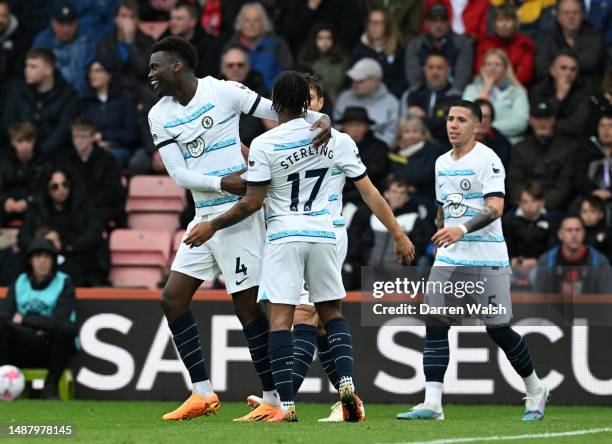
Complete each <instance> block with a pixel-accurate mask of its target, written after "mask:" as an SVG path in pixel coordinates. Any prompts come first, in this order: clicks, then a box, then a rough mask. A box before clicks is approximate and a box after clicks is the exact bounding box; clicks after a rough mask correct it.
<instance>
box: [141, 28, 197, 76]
mask: <svg viewBox="0 0 612 444" xmlns="http://www.w3.org/2000/svg"><path fill="white" fill-rule="evenodd" d="M160 51H165V52H169V53H171V54H173V55H175V56H177V57H179V58H180V59H182V60H183V61H184V62H185V63H186V64H187V67H188V68H189V69H191V70H192V71H195V69H196V67H197V66H198V61H199V60H198V51H197V50H196V49H195V47H194V46H193V45H192V44H191V43H189V42H188V41H187V40H185V39H183V38H181V37H176V36H170V37H165V38H163V39H161V40H160V41H158V42H155V43H154V44H153V48H152V49H151V54H155V53H156V52H160Z"/></svg>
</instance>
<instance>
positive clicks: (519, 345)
mask: <svg viewBox="0 0 612 444" xmlns="http://www.w3.org/2000/svg"><path fill="white" fill-rule="evenodd" d="M487 333H488V334H489V336H491V339H493V341H495V343H496V344H497V345H498V346H499V347H500V348H501V349H502V350H503V351H504V353H506V357H507V358H508V361H510V364H512V367H514V370H515V371H516V372H517V373H518V374H519V375H520V376H521V377H522V378H526V377H527V376H529V375H531V374H532V373H533V364H532V362H531V356H530V355H529V349H528V348H527V344H526V343H525V340H524V339H523V337H522V336H521V335H519V334H518V333H517V332H515V331H514V330H512V329H511V328H510V327H508V326H504V327H487Z"/></svg>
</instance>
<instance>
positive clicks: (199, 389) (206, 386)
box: [192, 379, 215, 397]
mask: <svg viewBox="0 0 612 444" xmlns="http://www.w3.org/2000/svg"><path fill="white" fill-rule="evenodd" d="M192 391H193V393H195V394H196V395H200V396H204V397H206V396H210V395H212V394H213V393H215V391H214V390H213V388H212V384H211V383H210V379H207V380H206V381H200V382H196V383H195V384H193V390H192Z"/></svg>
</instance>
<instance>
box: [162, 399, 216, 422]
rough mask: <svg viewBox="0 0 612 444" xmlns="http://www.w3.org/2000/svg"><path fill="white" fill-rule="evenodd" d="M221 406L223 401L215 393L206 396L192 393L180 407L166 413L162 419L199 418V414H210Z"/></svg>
mask: <svg viewBox="0 0 612 444" xmlns="http://www.w3.org/2000/svg"><path fill="white" fill-rule="evenodd" d="M220 408H221V402H219V397H218V396H217V395H216V394H215V393H213V394H212V395H210V396H206V397H204V396H200V395H196V394H195V393H192V394H191V396H190V397H189V398H188V399H187V401H185V402H184V403H183V404H181V406H180V407H179V408H177V409H176V410H174V411H173V412H170V413H166V414H165V415H164V416H163V417H162V419H163V420H164V421H182V420H183V419H191V418H197V417H198V416H208V415H210V414H211V413H215V412H216V411H217V410H219V409H220Z"/></svg>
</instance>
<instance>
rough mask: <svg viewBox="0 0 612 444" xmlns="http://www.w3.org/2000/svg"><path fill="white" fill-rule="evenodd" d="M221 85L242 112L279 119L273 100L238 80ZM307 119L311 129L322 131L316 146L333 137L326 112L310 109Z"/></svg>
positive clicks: (317, 138) (248, 114) (262, 117)
mask: <svg viewBox="0 0 612 444" xmlns="http://www.w3.org/2000/svg"><path fill="white" fill-rule="evenodd" d="M220 82H223V83H220V85H221V87H222V88H224V92H225V93H226V95H227V97H228V98H229V99H230V100H231V101H232V103H233V104H234V106H236V107H237V108H238V109H239V111H240V112H243V113H244V114H246V115H247V116H255V117H257V118H259V119H267V120H275V121H278V114H277V113H276V111H274V109H272V101H271V100H270V99H266V98H265V97H262V96H260V95H259V94H257V93H256V92H254V91H252V90H250V89H249V88H247V87H246V86H244V85H243V84H241V83H238V82H231V81H223V80H222V81H220ZM304 118H305V120H306V121H307V122H308V123H310V124H312V127H311V130H316V129H319V130H320V132H319V134H317V136H316V137H315V138H314V139H313V144H314V146H315V147H318V146H320V145H325V144H327V142H329V139H330V138H331V120H330V118H329V117H328V116H327V115H326V114H321V113H317V112H315V111H310V110H308V111H307V112H306V116H305V117H304Z"/></svg>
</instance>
